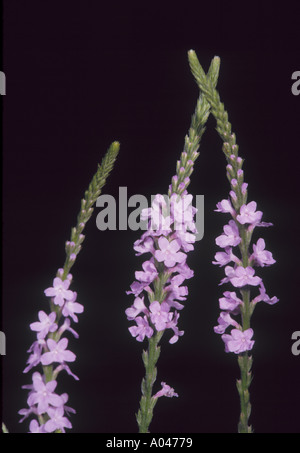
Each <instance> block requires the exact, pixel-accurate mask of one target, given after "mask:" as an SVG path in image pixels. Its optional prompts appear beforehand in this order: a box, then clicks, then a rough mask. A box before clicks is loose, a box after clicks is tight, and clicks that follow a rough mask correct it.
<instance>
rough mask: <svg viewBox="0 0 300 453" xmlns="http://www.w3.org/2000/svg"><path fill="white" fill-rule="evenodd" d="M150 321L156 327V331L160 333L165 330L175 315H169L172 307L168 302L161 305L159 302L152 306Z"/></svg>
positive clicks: (153, 303)
mask: <svg viewBox="0 0 300 453" xmlns="http://www.w3.org/2000/svg"><path fill="white" fill-rule="evenodd" d="M149 309H150V312H151V313H150V319H151V322H152V323H153V324H154V325H155V328H156V330H157V331H158V332H159V331H161V330H165V328H166V326H167V323H168V321H170V320H171V319H172V316H173V314H172V313H169V311H170V306H169V304H168V303H167V302H162V303H161V304H160V303H159V302H158V301H156V300H155V301H153V302H152V303H151V304H150V307H149Z"/></svg>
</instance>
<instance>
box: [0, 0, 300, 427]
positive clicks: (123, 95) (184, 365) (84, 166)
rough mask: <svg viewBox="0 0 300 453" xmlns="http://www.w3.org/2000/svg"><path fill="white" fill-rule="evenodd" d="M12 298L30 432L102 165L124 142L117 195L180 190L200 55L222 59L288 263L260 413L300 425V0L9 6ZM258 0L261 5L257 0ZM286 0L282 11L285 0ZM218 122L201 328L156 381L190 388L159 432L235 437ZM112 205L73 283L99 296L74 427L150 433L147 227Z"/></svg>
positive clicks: (196, 295) (9, 323) (208, 186)
mask: <svg viewBox="0 0 300 453" xmlns="http://www.w3.org/2000/svg"><path fill="white" fill-rule="evenodd" d="M3 4H4V5H3V57H2V68H1V69H2V70H3V71H4V72H5V74H6V79H7V86H6V90H7V93H6V96H5V97H4V96H3V97H2V105H3V127H2V129H3V210H2V214H3V223H2V228H3V254H2V262H3V292H2V294H3V300H2V313H3V316H2V330H3V331H4V332H5V335H6V342H7V344H6V356H3V357H2V365H3V371H2V416H3V420H4V421H5V423H6V425H7V427H8V429H9V430H10V431H11V432H15V433H18V432H26V431H27V430H28V421H25V422H24V423H23V424H21V425H20V424H19V423H18V420H19V416H18V414H17V411H18V410H19V409H21V408H23V407H26V399H27V391H25V390H22V389H21V386H22V385H24V384H28V383H29V382H30V375H29V374H28V375H24V374H23V373H22V370H23V369H24V368H25V363H26V360H27V357H28V355H27V353H26V350H27V349H28V348H29V346H30V344H31V343H32V341H33V340H34V335H33V333H32V332H31V331H30V329H29V324H30V323H31V322H33V321H35V320H37V313H38V311H39V310H41V309H44V310H46V309H47V307H48V305H47V300H46V298H45V297H44V295H43V291H44V289H45V288H47V287H49V286H51V283H52V280H53V278H54V276H55V274H56V271H57V269H58V268H59V267H61V266H62V265H63V263H64V256H65V255H64V243H65V241H66V240H67V239H69V237H70V229H71V227H72V226H74V225H75V224H76V217H77V213H78V210H79V207H80V199H81V198H82V197H83V194H84V191H85V189H86V188H87V186H88V184H89V181H90V179H91V177H92V176H93V174H94V172H95V171H96V169H97V163H98V162H99V161H100V160H101V158H102V157H103V155H104V152H105V151H106V149H107V148H108V146H109V144H110V143H111V142H112V141H113V140H118V141H120V143H121V149H120V155H119V157H118V160H117V162H116V165H115V169H114V170H113V172H112V174H111V176H110V177H109V180H108V182H107V184H106V186H105V188H104V191H103V193H109V194H112V195H114V196H115V197H116V199H117V200H118V190H119V187H121V186H126V187H127V190H128V197H130V196H131V195H134V194H143V195H145V196H146V197H148V199H149V197H150V196H151V195H152V194H156V193H167V188H168V185H169V183H170V181H171V177H172V175H173V174H174V173H175V166H176V161H177V159H178V158H179V156H180V153H181V151H182V149H183V143H184V136H185V134H186V133H187V131H188V128H189V125H190V118H191V115H192V113H193V112H194V108H195V104H196V100H197V97H198V88H197V86H196V84H195V82H194V80H193V76H192V74H191V73H190V69H189V65H188V60H187V52H188V50H189V49H190V48H193V49H194V50H195V51H196V52H197V55H198V58H199V60H200V62H201V64H202V65H203V67H204V69H205V70H207V69H208V66H209V63H210V61H211V59H212V58H213V56H214V55H219V56H220V57H221V70H220V78H219V83H218V89H219V92H220V96H221V99H222V101H223V102H224V104H225V107H226V109H227V110H228V111H229V119H230V121H231V123H232V127H233V131H234V132H235V133H236V135H237V142H238V144H239V146H240V155H241V156H242V157H243V158H245V164H244V171H245V180H246V181H247V182H248V183H249V186H248V189H249V201H250V200H255V201H257V203H258V209H260V210H262V211H263V212H264V217H263V220H265V221H267V222H269V221H270V222H273V224H274V226H273V227H272V228H268V229H260V230H259V231H258V229H257V231H255V235H254V238H255V240H256V239H258V237H260V236H261V237H264V238H265V240H266V245H267V249H268V250H270V251H272V253H273V256H274V258H275V259H276V261H277V263H276V264H275V265H274V266H272V267H269V268H264V269H261V270H259V275H261V276H262V277H263V278H264V282H265V286H266V288H267V292H268V294H269V295H270V296H273V295H276V296H277V297H279V299H280V302H279V303H278V304H277V305H275V306H273V307H271V306H269V305H266V304H263V303H261V304H259V305H258V307H257V309H256V311H255V313H254V315H253V318H252V320H253V321H252V327H253V329H254V331H255V340H256V343H255V347H254V349H253V356H254V365H253V374H254V380H253V383H252V385H251V401H252V406H253V409H252V416H251V422H252V424H253V426H254V430H255V431H256V432H257V433H262V432H268V433H291V432H299V426H300V415H299V409H298V408H299V405H300V389H299V379H300V366H299V365H300V356H294V355H293V354H292V352H291V346H292V340H291V336H292V333H293V332H294V331H299V330H300V321H299V319H300V318H299V314H300V308H299V303H300V301H299V297H298V287H299V276H298V269H299V261H298V260H299V258H298V257H299V223H298V217H299V186H298V181H299V160H298V155H299V152H300V151H299V149H300V148H299V116H300V96H294V95H293V94H292V92H291V86H292V83H293V81H292V79H291V76H292V73H293V72H294V71H296V70H298V71H299V70H300V56H299V51H300V44H299V26H300V15H299V7H298V6H296V2H295V3H289V2H285V3H284V6H282V4H281V5H280V4H279V3H278V2H269V1H265V2H257V3H256V2H250V3H245V2H240V6H238V3H233V2H222V1H215V2H211V3H209V4H207V2H202V1H201V0H199V1H198V2H195V3H193V2H189V1H186V2H177V3H176V2H172V3H170V4H168V3H167V2H161V3H155V2H139V3H131V2H110V3H109V4H107V2H99V1H86V2H83V1H82V2H78V1H72V2H71V1H51V2H41V1H33V0H30V1H26V2H21V1H14V0H13V1H12V0H9V1H8V0H7V1H4V2H3ZM248 5H249V6H248ZM277 5H278V6H277ZM214 127H215V122H214V119H213V118H210V119H209V121H208V125H207V131H206V133H205V135H204V137H203V140H202V144H201V148H200V152H201V154H200V156H199V158H198V160H197V162H196V165H195V171H194V173H193V175H192V182H191V185H190V192H191V193H193V194H194V195H196V194H203V195H204V197H205V233H204V238H203V240H202V241H199V242H198V243H196V246H195V250H194V251H193V252H191V253H190V255H189V258H188V263H189V265H190V267H191V268H192V269H193V270H194V271H195V277H194V278H193V279H192V280H189V281H188V286H189V291H190V296H189V298H188V301H187V302H186V304H185V308H184V310H183V311H182V312H181V317H180V328H181V329H183V330H184V331H185V335H184V336H183V337H181V338H180V340H179V341H178V343H176V344H175V345H170V344H169V343H168V338H167V337H168V335H165V337H166V338H164V339H163V341H162V352H161V356H160V359H159V362H158V377H157V383H156V387H155V389H156V388H157V390H158V389H159V388H160V384H159V383H160V382H161V381H166V382H167V383H168V384H170V385H171V386H172V387H174V388H175V391H176V392H177V393H179V398H173V399H172V400H171V399H168V398H162V399H161V400H160V401H159V402H158V404H157V406H156V408H155V413H154V419H153V422H152V424H151V432H153V433H159V432H161V433H163V432H171V433H187V432H191V433H197V432H200V433H221V432H225V433H226V432H227V433H231V432H235V431H236V426H237V421H238V417H239V399H238V395H237V391H236V387H235V379H236V378H237V377H238V366H237V361H236V357H235V356H234V355H232V354H226V353H225V352H224V345H223V342H222V341H221V339H220V337H219V336H217V335H216V334H214V332H213V326H214V325H215V324H216V320H217V317H218V314H219V309H218V298H219V297H221V295H222V292H223V291H222V290H223V288H220V287H218V283H219V281H220V279H221V278H222V277H223V270H222V269H219V268H218V267H216V266H213V265H212V264H211V261H212V260H213V258H214V254H215V252H216V251H217V247H216V245H215V242H214V241H215V237H216V236H218V235H219V234H221V231H222V227H223V225H224V223H225V222H227V221H228V220H229V218H228V217H226V216H225V215H223V214H219V213H216V212H214V209H215V205H216V203H217V202H218V201H220V200H221V199H223V198H227V194H228V190H229V186H228V182H227V179H226V175H225V158H224V156H223V154H222V151H221V141H220V139H219V137H218V136H217V134H216V132H215V130H214ZM98 212H99V208H96V209H95V212H94V215H93V217H92V219H91V220H90V222H89V224H88V226H87V228H86V230H85V232H86V239H85V242H84V245H83V250H82V252H81V253H80V254H79V256H78V260H77V262H76V264H75V266H74V268H73V271H72V273H73V276H74V281H73V285H72V289H73V290H74V291H77V293H78V301H79V302H81V303H82V304H84V306H85V311H84V314H82V315H80V319H79V323H78V325H77V326H76V328H77V331H78V333H79V335H80V338H79V340H75V339H72V338H70V347H71V348H72V350H73V351H74V352H75V353H76V355H77V361H76V362H75V363H74V364H73V365H72V366H71V369H72V370H73V371H74V372H75V373H76V374H77V375H78V376H79V377H80V381H78V382H75V381H74V380H73V379H72V378H71V377H70V376H68V375H64V376H62V375H61V378H60V379H59V387H58V390H59V391H60V392H66V391H67V392H68V393H69V395H70V398H69V404H70V406H72V407H74V408H75V409H76V411H77V414H76V415H74V416H72V419H71V421H72V424H73V431H72V432H81V433H93V432H94V433H95V432H99V433H114V432H123V433H126V432H127V433H134V432H136V431H137V425H136V421H135V412H137V409H138V405H139V398H140V383H141V379H142V377H143V375H144V369H143V365H142V360H141V352H142V349H143V346H144V347H145V345H146V343H144V344H141V343H138V342H137V341H135V340H134V339H133V338H132V337H131V335H130V334H129V332H128V327H129V325H130V324H131V323H128V321H127V319H126V316H125V314H124V310H125V309H126V308H127V307H128V306H129V305H131V303H132V301H133V299H132V297H130V296H126V294H125V291H126V290H127V289H129V286H130V284H131V283H132V281H133V280H134V272H135V270H139V269H140V267H141V263H142V262H143V259H142V258H143V257H140V258H139V257H135V255H134V251H133V249H132V244H133V242H134V241H135V240H136V239H137V238H139V236H140V232H134V231H130V230H128V231H118V230H117V231H105V232H100V231H99V230H98V229H97V227H96V215H97V213H98Z"/></svg>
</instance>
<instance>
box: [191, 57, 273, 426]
mask: <svg viewBox="0 0 300 453" xmlns="http://www.w3.org/2000/svg"><path fill="white" fill-rule="evenodd" d="M189 62H190V67H191V70H192V73H193V75H194V77H195V79H196V82H197V84H198V86H199V88H200V90H201V92H202V93H203V94H204V96H205V97H206V99H207V101H208V102H209V103H210V105H211V112H212V114H213V116H214V117H215V119H216V122H217V126H216V129H217V131H218V133H219V135H220V137H221V139H222V141H223V152H224V154H225V157H226V160H227V167H226V169H227V178H228V180H229V183H230V186H231V190H230V193H229V195H230V197H229V198H228V199H227V200H222V201H221V202H220V203H218V204H217V211H218V212H222V213H228V214H230V215H231V217H232V220H230V221H229V224H228V225H225V226H224V233H223V234H222V235H221V236H219V237H217V239H216V244H217V245H218V246H219V247H222V248H223V249H224V252H218V253H216V255H215V261H213V263H214V264H217V265H219V266H226V267H225V274H226V277H225V278H224V279H223V280H222V281H221V283H220V284H224V283H230V284H231V285H232V286H233V289H235V290H237V289H238V290H239V291H240V294H241V299H240V298H238V297H237V295H236V292H235V291H225V292H224V294H223V295H224V297H223V298H220V299H219V304H220V308H221V310H223V311H222V312H221V315H220V318H219V319H218V321H219V324H218V326H216V327H215V328H214V330H215V332H216V333H219V334H222V339H223V341H224V343H225V351H226V352H234V353H235V354H237V355H238V364H239V368H240V373H241V378H240V379H239V380H237V389H238V393H239V396H240V404H241V413H240V420H239V424H238V431H239V432H240V433H251V432H252V427H251V426H250V425H249V417H250V413H251V404H250V393H249V387H250V384H251V380H252V374H251V367H252V357H251V356H250V355H249V351H250V350H251V349H252V348H253V345H254V341H253V340H252V337H253V330H252V328H251V316H252V314H253V311H254V308H255V306H256V304H257V302H259V301H264V302H266V303H268V304H271V305H272V304H274V303H276V302H278V299H277V297H272V298H270V297H269V296H268V295H267V294H266V291H265V287H264V285H263V282H262V279H261V278H260V277H258V276H255V270H254V266H270V265H271V264H273V263H275V260H274V259H273V257H272V254H271V253H270V252H268V251H267V250H265V242H264V240H263V239H262V238H260V239H258V241H257V244H253V253H251V251H250V243H251V239H252V234H253V231H254V228H255V227H258V226H264V227H267V226H270V225H272V224H271V223H265V222H261V218H262V212H261V211H256V203H255V202H254V201H252V202H250V203H248V204H247V197H248V191H247V186H248V184H247V183H245V182H244V172H243V170H242V165H243V160H242V159H241V157H239V155H238V145H237V144H236V136H235V134H234V133H232V129H231V124H230V122H229V120H228V113H227V112H226V110H225V108H224V104H223V103H222V102H221V101H220V96H219V94H218V92H217V90H216V89H215V88H214V87H213V86H212V84H211V81H210V80H209V79H208V78H207V77H206V75H205V72H204V71H203V69H202V67H201V65H200V63H199V61H198V59H197V56H196V54H195V52H194V51H192V50H191V51H190V52H189ZM236 246H238V247H239V251H240V257H238V256H236V255H235V254H233V252H232V249H233V247H236ZM230 262H233V263H234V266H233V267H231V266H227V264H228V263H230ZM255 287H256V288H257V287H259V294H258V295H257V296H256V297H254V298H253V299H252V300H251V291H252V290H253V289H254V288H255ZM234 315H237V316H239V317H240V323H238V322H237V321H236V320H235V319H234V318H232V316H234ZM229 326H233V327H234V328H233V329H232V330H231V334H230V335H228V334H224V332H225V330H226V328H228V327H229Z"/></svg>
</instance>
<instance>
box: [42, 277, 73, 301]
mask: <svg viewBox="0 0 300 453" xmlns="http://www.w3.org/2000/svg"><path fill="white" fill-rule="evenodd" d="M69 286H70V280H69V279H68V278H67V279H66V280H61V278H60V277H55V279H54V280H53V287H50V288H47V289H45V291H44V293H45V295H46V296H47V297H53V302H54V303H55V304H56V305H59V306H60V307H61V306H62V305H63V304H64V302H65V300H72V299H73V297H74V295H73V291H71V290H69V289H68V288H69Z"/></svg>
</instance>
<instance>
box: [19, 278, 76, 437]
mask: <svg viewBox="0 0 300 453" xmlns="http://www.w3.org/2000/svg"><path fill="white" fill-rule="evenodd" d="M63 273H64V272H63V269H59V270H58V273H57V276H56V277H55V278H54V280H53V286H52V287H50V288H47V289H46V290H45V291H44V293H45V295H46V296H47V297H50V298H51V303H50V307H51V312H50V313H49V314H47V313H46V312H45V311H43V310H41V311H39V313H38V318H39V321H36V322H33V323H32V324H30V329H31V330H32V331H34V332H36V340H35V341H34V342H33V344H32V345H31V346H30V348H29V350H28V352H29V354H30V355H29V358H28V360H27V366H26V368H25V370H24V373H27V372H28V371H30V370H31V369H32V368H34V367H36V366H38V365H41V366H42V369H43V374H40V373H39V372H38V371H34V372H33V374H32V384H30V385H24V386H23V387H22V388H24V389H28V390H29V396H28V398H27V404H28V408H26V409H21V410H20V411H19V414H20V415H22V416H23V418H22V419H21V420H20V421H21V422H22V421H23V420H24V419H25V418H27V417H28V416H30V415H34V416H36V417H37V419H38V420H37V419H36V418H35V419H33V420H31V422H30V426H29V429H30V432H32V433H51V432H55V431H61V432H65V428H69V429H70V428H72V425H71V422H70V421H69V419H68V418H67V417H66V416H65V413H67V414H68V413H69V412H73V413H74V412H75V411H74V409H72V408H70V407H68V406H66V405H65V404H66V402H67V401H68V395H67V394H66V393H64V394H61V395H58V394H57V393H55V389H56V386H57V380H56V378H57V376H58V374H59V373H60V371H62V370H65V371H66V372H67V373H68V374H70V375H71V376H73V377H74V378H75V379H76V380H78V377H77V376H76V375H75V374H73V373H72V371H71V370H70V368H69V365H68V363H69V362H74V361H75V359H76V355H75V354H74V353H73V352H72V351H70V350H68V339H67V338H66V337H63V338H62V335H63V334H64V332H65V331H70V332H71V333H72V334H73V335H74V336H75V338H78V334H77V332H76V331H75V330H74V329H72V328H71V319H72V320H73V321H74V322H75V323H76V322H78V318H77V314H78V313H82V312H83V305H81V304H79V303H78V302H77V301H76V299H77V293H76V292H74V291H71V290H70V289H69V286H70V284H71V280H72V276H71V274H68V276H67V278H66V279H65V280H63V279H62V278H63ZM54 367H55V368H54Z"/></svg>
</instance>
